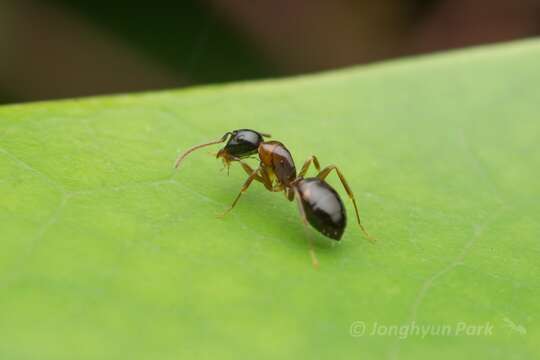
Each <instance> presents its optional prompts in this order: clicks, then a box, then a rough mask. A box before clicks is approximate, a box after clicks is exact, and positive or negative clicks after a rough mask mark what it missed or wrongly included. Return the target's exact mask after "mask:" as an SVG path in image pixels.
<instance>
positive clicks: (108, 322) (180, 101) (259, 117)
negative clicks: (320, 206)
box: [0, 41, 540, 360]
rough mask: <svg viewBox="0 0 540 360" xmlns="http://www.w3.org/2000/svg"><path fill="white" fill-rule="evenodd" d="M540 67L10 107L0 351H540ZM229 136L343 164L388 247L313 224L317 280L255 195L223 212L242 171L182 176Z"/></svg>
mask: <svg viewBox="0 0 540 360" xmlns="http://www.w3.org/2000/svg"><path fill="white" fill-rule="evenodd" d="M539 63H540V43H539V42H538V41H527V42H519V43H514V44H507V45H503V46H495V47H487V48H479V49H472V50H466V51H461V52H454V53H449V54H441V55H436V56H432V57H425V58H417V59H416V58H415V59H405V60H399V61H395V62H389V63H385V64H380V65H373V66H366V67H361V68H355V69H347V70H343V71H337V72H330V73H325V74H322V75H316V76H307V77H298V78H293V79H284V80H277V81H262V82H253V83H240V84H233V85H226V86H213V87H204V88H196V89H190V90H182V91H167V92H159V93H152V94H139V95H126V96H115V97H101V98H93V99H83V100H69V101H61V102H49V103H36V104H28V105H16V106H8V107H3V108H0V199H1V200H0V358H2V359H40V360H43V359H51V360H52V359H55V360H58V359H70V360H71V359H79V360H81V359H82V360H84V359H119V358H125V359H180V358H183V359H191V358H206V359H215V358H220V359H238V358H250V359H251V358H257V359H266V358H267V359H275V358H330V357H332V358H358V357H360V358H381V357H385V358H393V359H396V358H416V359H419V358H427V359H431V358H438V359H455V358H462V357H464V356H465V355H466V356H467V357H468V358H500V359H507V358H513V359H521V358H523V359H525V358H533V357H539V356H540V348H539V347H538V343H539V342H540V325H539V324H540V315H539V314H540V311H539V310H540V306H539V301H538V300H539V298H540V281H539V274H540V262H539V261H538V259H539V255H540V242H539V239H540V223H539V215H540V203H539V201H538V195H539V191H538V190H539V186H538V178H539V176H540V173H539V171H540V166H539V165H540V146H539V140H540V139H539V134H540V126H539V105H540V85H539V84H540V67H539ZM236 128H253V129H257V130H259V131H265V132H270V133H271V134H272V135H273V136H274V138H276V139H279V140H281V141H283V142H284V143H285V144H286V145H287V146H288V147H289V148H290V150H291V152H292V154H293V155H294V157H295V159H296V162H297V166H299V165H300V164H301V163H302V161H303V160H304V159H305V158H307V157H308V156H309V155H311V154H316V155H318V156H319V159H320V160H321V162H322V165H327V164H330V163H333V164H337V165H339V166H340V168H341V169H342V171H343V173H344V174H345V176H346V178H347V179H348V181H349V183H350V185H351V187H352V188H353V190H354V191H355V193H356V198H357V200H358V202H359V206H360V212H361V216H362V219H363V222H364V225H365V226H366V228H367V229H368V231H369V232H370V233H371V234H372V235H374V236H375V237H376V238H377V239H378V242H377V244H376V245H371V244H370V243H369V242H367V241H366V240H365V239H364V238H363V236H362V234H361V232H360V231H359V229H358V227H356V226H355V224H354V223H353V222H352V221H350V224H349V226H348V228H347V230H346V233H345V236H344V238H343V239H342V241H341V242H340V243H335V242H332V241H331V240H328V239H327V238H324V237H323V236H321V235H320V234H318V233H315V232H314V231H312V234H314V238H315V241H316V251H317V254H318V258H319V261H320V263H321V266H320V268H319V269H318V270H315V269H314V268H313V267H312V266H311V263H310V259H309V255H308V251H307V244H306V237H305V233H304V230H303V226H302V224H301V222H300V220H299V216H298V213H297V209H296V206H295V204H294V203H290V202H288V201H286V199H285V198H284V197H283V195H282V194H273V193H270V192H268V191H266V190H265V189H264V188H263V187H262V186H260V184H255V185H254V186H252V188H250V189H249V191H248V192H247V194H246V195H245V196H244V197H243V198H242V199H241V201H240V203H239V204H238V206H237V207H236V208H235V209H234V211H233V212H232V213H230V214H229V215H228V216H227V217H226V218H225V219H223V220H221V219H217V218H216V214H219V213H221V212H223V211H224V210H225V209H226V208H227V206H228V205H229V204H230V203H231V202H232V200H233V198H234V196H236V194H237V192H238V190H239V189H240V186H241V184H242V183H243V181H244V179H245V177H246V175H245V174H244V172H243V171H242V170H241V169H240V168H239V167H238V166H233V167H232V169H231V174H230V176H227V174H226V172H220V169H221V167H222V165H221V164H220V162H219V161H217V160H216V159H215V158H213V157H212V156H210V155H208V154H207V153H208V152H209V151H217V149H218V147H216V148H215V149H211V150H209V151H206V150H202V151H199V152H198V153H194V154H193V155H192V156H191V157H190V158H188V159H187V160H186V161H185V163H184V164H183V165H182V168H181V169H180V170H179V171H177V172H175V171H173V169H172V164H173V161H174V159H175V157H176V156H177V154H178V153H179V152H180V151H182V150H184V149H185V148H187V147H188V146H191V145H193V144H197V143H200V142H204V141H207V140H211V139H215V138H217V137H219V136H221V135H222V134H223V133H224V132H226V131H228V130H231V129H236ZM254 164H255V165H256V163H254ZM329 182H330V183H331V184H332V185H333V186H334V187H335V188H336V189H338V191H339V192H340V193H341V194H342V195H343V197H344V201H345V203H346V205H347V207H348V212H349V219H352V217H351V215H352V213H351V211H352V207H351V206H350V203H349V202H348V200H347V199H346V196H345V193H344V191H342V188H341V185H340V184H339V181H337V178H336V177H335V176H334V175H332V176H330V177H329ZM362 322H363V323H362ZM362 324H363V325H362ZM486 324H487V325H488V327H487V329H486V328H483V329H480V328H479V326H481V325H486ZM363 326H365V328H363ZM441 326H443V328H441ZM464 326H468V327H467V329H466V331H467V332H468V333H467V332H464V331H465V330H464V329H463V327H464ZM351 327H352V328H351ZM374 327H375V328H376V330H377V332H378V333H377V334H371V331H372V330H373V328H374ZM491 327H492V328H491ZM351 329H352V330H353V334H352V335H356V336H352V335H351ZM362 329H365V333H363V334H362V333H361V332H362ZM404 329H405V330H404ZM437 329H439V330H437ZM474 331H478V332H480V333H477V334H472V332H474ZM359 332H360V333H359ZM425 332H427V333H425ZM360 335H363V336H360Z"/></svg>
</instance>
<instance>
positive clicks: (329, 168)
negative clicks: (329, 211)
mask: <svg viewBox="0 0 540 360" xmlns="http://www.w3.org/2000/svg"><path fill="white" fill-rule="evenodd" d="M332 170H335V171H336V173H337V175H338V176H339V180H341V184H342V185H343V187H344V188H345V191H346V192H347V195H349V198H350V199H351V201H352V203H353V205H354V212H355V213H356V221H357V222H358V226H360V229H361V230H362V232H363V233H364V235H365V236H366V238H367V239H368V240H369V241H370V242H372V243H374V242H375V239H374V238H372V237H371V236H370V235H369V234H368V232H367V231H366V229H364V227H363V226H362V223H361V222H360V215H359V214H358V206H357V205H356V200H355V199H354V194H353V192H352V190H351V188H350V186H349V184H348V183H347V180H345V177H344V176H343V174H342V173H341V171H340V170H339V168H338V167H337V166H335V165H329V166H327V167H325V168H324V169H323V170H322V171H321V172H319V174H318V175H317V177H318V178H319V179H321V180H324V179H326V177H327V176H328V175H329V174H330V172H331V171H332Z"/></svg>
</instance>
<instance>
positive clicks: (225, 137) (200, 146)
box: [174, 132, 231, 169]
mask: <svg viewBox="0 0 540 360" xmlns="http://www.w3.org/2000/svg"><path fill="white" fill-rule="evenodd" d="M229 135H231V133H230V132H227V133H225V135H223V136H222V137H221V139H219V140H214V141H210V142H208V143H204V144H199V145H195V146H193V147H190V148H189V149H187V150H186V151H185V152H184V153H183V154H182V155H180V156H178V158H177V159H176V163H175V164H174V167H175V168H176V169H178V167H179V166H180V163H181V162H182V161H183V160H184V159H185V158H186V157H187V156H188V155H189V154H191V153H192V152H194V151H195V150H198V149H200V148H203V147H206V146H210V145H215V144H220V143H222V142H224V141H225V140H226V139H227V136H229Z"/></svg>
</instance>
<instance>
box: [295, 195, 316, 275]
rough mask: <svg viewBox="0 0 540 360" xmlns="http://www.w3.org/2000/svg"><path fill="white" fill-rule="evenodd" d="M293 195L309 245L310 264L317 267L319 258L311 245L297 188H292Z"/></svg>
mask: <svg viewBox="0 0 540 360" xmlns="http://www.w3.org/2000/svg"><path fill="white" fill-rule="evenodd" d="M294 195H295V197H296V203H297V204H298V212H299V213H300V217H301V218H302V222H303V223H304V230H305V232H306V236H307V241H308V246H309V255H310V256H311V264H312V265H313V267H314V268H315V269H317V268H318V267H319V260H318V259H317V255H315V249H314V247H313V240H312V239H311V234H310V233H309V229H308V221H307V218H306V211H305V210H304V205H302V200H301V198H300V194H299V193H298V190H296V189H295V190H294Z"/></svg>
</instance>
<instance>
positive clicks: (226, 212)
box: [219, 171, 259, 217]
mask: <svg viewBox="0 0 540 360" xmlns="http://www.w3.org/2000/svg"><path fill="white" fill-rule="evenodd" d="M257 176H259V175H258V174H257V171H254V172H252V173H251V175H249V177H248V178H247V180H246V182H245V183H244V185H242V188H241V189H240V192H239V193H238V195H237V196H236V198H235V199H234V201H233V203H232V205H231V207H229V208H228V209H227V211H225V212H224V213H223V214H221V215H220V216H219V217H224V216H225V215H227V214H228V213H229V211H231V210H232V209H233V208H234V206H235V205H236V203H237V202H238V200H240V197H241V196H242V194H243V193H245V192H246V191H247V189H248V188H249V186H250V185H251V183H252V182H253V180H255V179H256V178H257Z"/></svg>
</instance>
